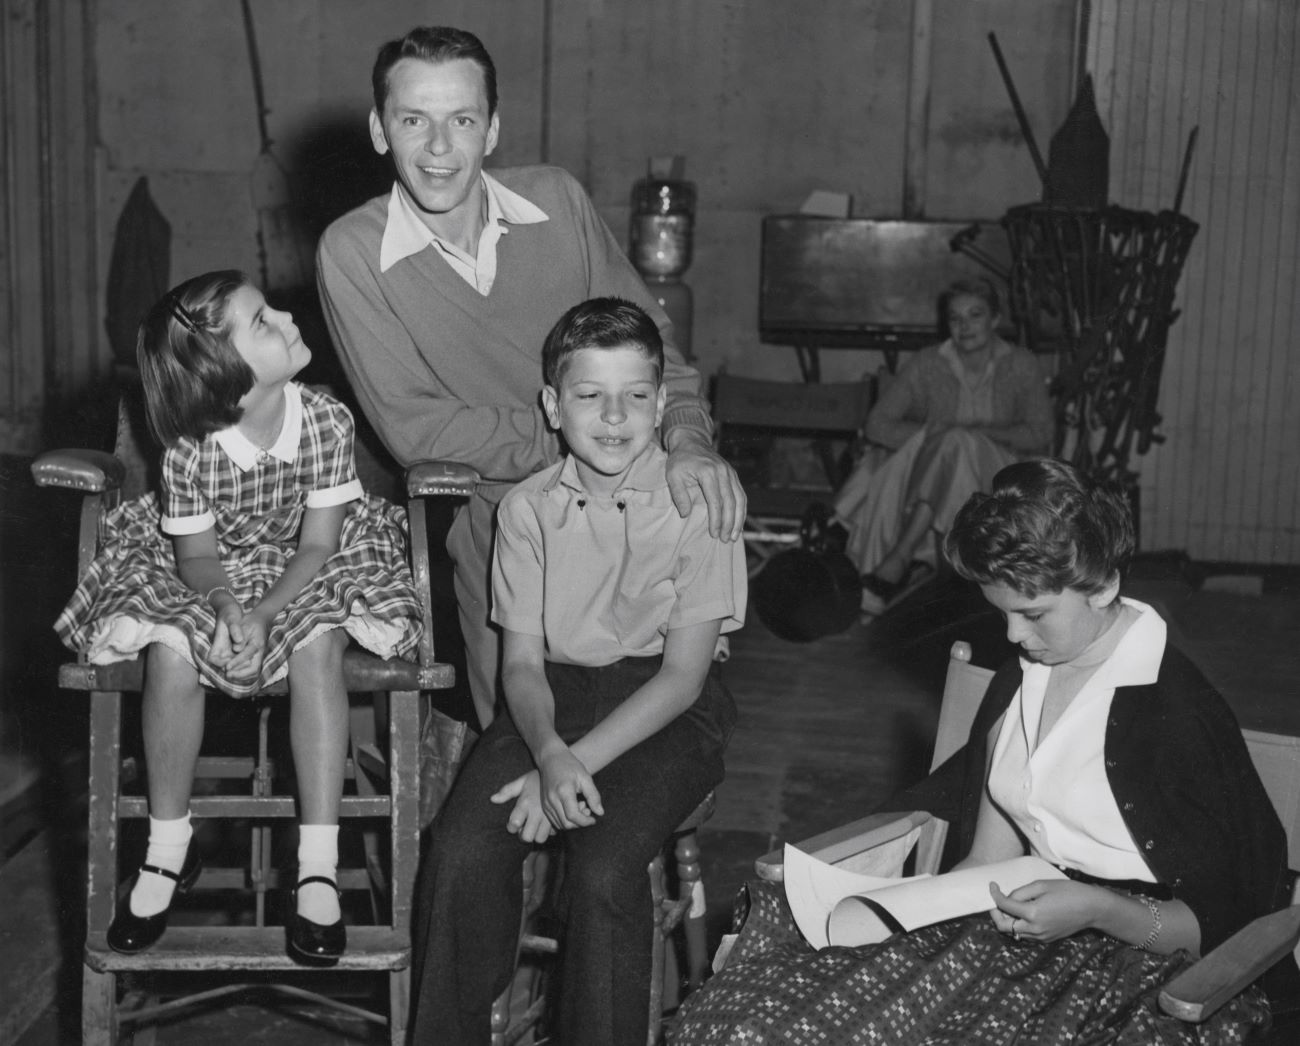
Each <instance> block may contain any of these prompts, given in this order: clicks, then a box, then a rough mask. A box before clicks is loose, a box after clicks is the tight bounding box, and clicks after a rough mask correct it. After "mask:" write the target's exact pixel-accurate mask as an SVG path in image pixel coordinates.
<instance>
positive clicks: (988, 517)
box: [943, 458, 1136, 598]
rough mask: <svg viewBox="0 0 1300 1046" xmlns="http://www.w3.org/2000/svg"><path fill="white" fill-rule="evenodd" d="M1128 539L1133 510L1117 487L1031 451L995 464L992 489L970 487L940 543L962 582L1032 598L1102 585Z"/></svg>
mask: <svg viewBox="0 0 1300 1046" xmlns="http://www.w3.org/2000/svg"><path fill="white" fill-rule="evenodd" d="M1135 545H1136V541H1135V535H1134V531H1133V515H1132V512H1131V511H1130V510H1129V506H1128V502H1127V500H1126V499H1125V497H1124V495H1123V494H1122V493H1121V492H1120V491H1119V490H1118V489H1117V488H1115V487H1114V486H1113V485H1111V484H1109V483H1103V482H1098V481H1094V480H1092V479H1090V478H1089V477H1088V476H1086V475H1084V474H1083V473H1082V472H1081V471H1079V469H1077V468H1076V467H1075V466H1073V465H1070V464H1068V463H1066V462H1064V461H1058V460H1056V459H1053V458H1039V459H1034V460H1031V461H1020V462H1016V463H1015V464H1014V465H1008V466H1006V467H1005V468H1003V469H1002V470H1001V471H999V472H998V474H997V475H996V476H994V477H993V491H992V493H990V494H984V493H975V494H972V495H971V496H970V499H969V500H968V501H967V502H966V504H964V505H963V506H962V507H961V510H960V511H959V512H958V513H957V518H956V519H955V520H954V521H953V525H952V528H951V529H950V530H949V531H948V534H947V536H946V537H945V538H944V543H943V548H944V553H945V554H946V555H947V557H948V561H949V562H950V563H951V564H952V566H953V568H954V569H955V570H956V571H957V573H958V574H960V575H961V576H962V577H964V578H966V579H967V580H968V581H974V582H975V583H976V584H978V585H999V584H1001V585H1006V586H1007V587H1008V588H1011V589H1014V590H1015V591H1016V592H1019V593H1020V594H1021V595H1024V596H1029V597H1030V598H1033V597H1035V596H1039V595H1041V594H1042V593H1044V592H1052V593H1055V592H1062V591H1064V590H1065V589H1067V588H1072V589H1074V590H1075V591H1078V592H1082V593H1083V594H1084V595H1094V594H1096V593H1098V592H1101V591H1104V590H1105V589H1106V588H1107V587H1108V586H1109V585H1110V584H1111V583H1112V582H1113V581H1114V580H1115V579H1116V577H1119V578H1121V579H1122V578H1123V575H1124V572H1125V570H1126V569H1127V568H1128V565H1129V561H1130V560H1131V559H1132V557H1133V550H1134V547H1135Z"/></svg>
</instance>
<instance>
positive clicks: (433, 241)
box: [379, 171, 550, 297]
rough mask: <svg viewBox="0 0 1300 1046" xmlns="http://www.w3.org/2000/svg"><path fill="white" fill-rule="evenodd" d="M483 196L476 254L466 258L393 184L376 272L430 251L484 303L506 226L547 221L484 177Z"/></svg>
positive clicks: (544, 215) (515, 195)
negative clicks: (483, 212)
mask: <svg viewBox="0 0 1300 1046" xmlns="http://www.w3.org/2000/svg"><path fill="white" fill-rule="evenodd" d="M481 177H482V179H483V195H484V197H485V198H486V200H487V222H486V223H485V224H484V226H483V232H482V234H481V235H480V236H479V241H478V254H477V256H475V257H471V256H470V255H469V254H467V253H466V252H465V251H463V250H461V249H460V248H459V247H457V246H456V245H455V244H453V243H449V242H448V241H447V240H444V239H443V238H442V237H440V236H438V235H437V234H436V233H434V232H433V231H432V230H431V229H430V228H429V227H428V226H427V225H425V224H424V222H423V221H421V220H420V215H419V212H418V211H417V210H416V208H415V205H414V204H412V203H411V201H410V199H409V198H408V197H407V195H406V190H405V189H403V188H402V186H401V183H400V182H394V183H393V191H392V192H391V193H390V194H389V197H388V220H387V222H386V223H385V225H384V238H383V240H382V242H381V243H380V246H379V271H380V272H387V271H388V270H389V269H391V268H392V267H393V266H394V265H396V264H397V263H398V262H399V261H401V260H402V259H403V258H409V257H410V256H411V255H413V254H419V253H420V251H422V250H424V249H426V248H427V247H431V246H432V247H434V248H435V249H436V250H437V251H438V252H439V253H440V254H441V255H442V256H443V258H444V259H446V261H447V264H448V265H450V266H451V267H452V270H453V271H455V272H456V273H457V275H459V276H460V277H461V278H462V279H463V280H464V281H465V282H466V283H468V284H469V285H470V286H471V287H473V288H474V289H475V290H477V291H478V292H479V293H480V294H482V295H483V296H484V297H486V296H487V295H488V294H490V293H491V292H492V285H493V284H494V283H495V282H496V278H497V243H498V241H499V240H500V239H501V237H502V236H504V235H505V234H506V233H508V232H509V231H510V226H511V225H531V224H533V223H534V222H544V221H549V220H550V218H549V215H547V213H546V212H545V211H543V210H542V209H541V208H540V207H538V206H537V205H536V204H533V203H530V202H529V201H528V200H525V199H524V198H523V197H522V196H520V195H519V194H518V193H517V192H515V191H513V190H512V189H507V188H506V187H505V186H504V185H502V184H501V183H500V182H499V181H497V180H496V179H495V178H493V177H492V176H491V175H490V174H488V173H487V172H486V171H484V172H483V174H482V175H481Z"/></svg>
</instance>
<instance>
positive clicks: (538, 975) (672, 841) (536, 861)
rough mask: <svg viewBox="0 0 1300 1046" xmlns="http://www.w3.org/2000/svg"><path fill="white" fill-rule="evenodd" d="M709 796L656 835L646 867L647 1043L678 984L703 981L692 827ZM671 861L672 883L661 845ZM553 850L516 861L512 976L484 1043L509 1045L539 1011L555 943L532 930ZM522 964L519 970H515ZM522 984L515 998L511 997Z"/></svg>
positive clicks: (657, 1032) (701, 818) (701, 900)
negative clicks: (660, 842)
mask: <svg viewBox="0 0 1300 1046" xmlns="http://www.w3.org/2000/svg"><path fill="white" fill-rule="evenodd" d="M715 805H716V798H715V796H714V794H713V793H712V792H710V793H709V794H708V795H707V796H705V797H704V799H703V801H702V802H701V803H700V804H699V806H697V807H696V808H695V809H694V810H692V811H691V813H690V816H688V817H687V818H686V820H685V821H683V822H682V823H681V824H680V825H678V826H677V829H676V830H675V831H674V832H673V834H672V835H671V836H670V837H669V838H668V839H666V840H665V841H664V846H663V849H662V850H661V851H660V852H659V853H658V854H656V855H655V857H654V859H653V860H652V861H651V862H650V864H649V866H648V868H647V869H646V871H647V873H648V875H649V884H648V885H649V889H650V900H651V903H652V906H653V909H652V916H653V919H654V936H653V937H652V938H651V940H652V942H653V944H652V948H653V950H652V952H651V958H650V1022H649V1025H648V1029H649V1030H648V1034H647V1040H646V1041H647V1044H648V1046H655V1044H656V1043H658V1042H659V1041H660V1038H661V1036H662V1030H663V1029H662V1025H663V1021H664V1019H665V1017H666V1016H667V1015H669V1014H671V1013H672V1012H673V1011H674V1010H675V1009H676V1007H677V1005H678V1004H679V1003H680V1001H681V998H682V995H683V992H682V990H681V989H683V988H684V990H685V993H689V992H691V991H694V990H695V989H696V988H698V987H699V986H700V985H701V984H703V983H704V978H705V975H706V973H707V971H708V964H709V956H708V946H707V944H706V940H705V932H706V931H705V925H704V914H705V896H704V880H703V878H702V877H701V874H700V847H699V840H698V838H697V831H698V829H699V828H700V827H701V826H702V825H703V824H704V823H705V822H706V821H707V820H708V819H709V818H710V817H712V816H713V810H714V806H715ZM670 849H671V850H672V852H673V858H674V860H675V863H676V875H675V880H676V890H672V889H671V887H672V885H673V884H672V883H671V882H670V880H669V876H668V875H667V869H666V867H665V861H664V858H665V856H666V854H667V852H668V851H669V850H670ZM558 856H559V854H558V852H557V851H555V850H554V849H553V848H551V847H544V848H541V849H538V850H535V851H533V852H532V853H530V854H529V855H528V857H527V858H525V860H524V907H523V915H522V918H521V920H520V927H519V944H518V948H517V952H516V957H515V966H516V975H515V978H514V980H513V981H512V982H511V984H510V985H508V986H507V987H506V990H505V991H504V992H502V993H501V995H500V996H499V997H498V998H497V1001H496V1003H495V1004H494V1005H493V1007H492V1040H491V1041H492V1046H510V1044H512V1043H515V1042H518V1041H519V1040H520V1039H521V1038H522V1037H523V1036H524V1035H525V1034H527V1033H528V1032H529V1031H531V1030H533V1029H534V1028H535V1027H537V1026H538V1025H539V1024H540V1023H541V1022H542V1021H543V1020H544V1019H545V1016H546V1005H547V1001H548V1000H547V994H546V989H547V981H546V977H545V968H544V964H545V963H546V961H547V957H550V956H555V955H556V954H557V953H558V952H559V950H560V944H559V942H558V941H557V940H556V939H555V938H554V937H551V936H548V935H546V934H543V933H538V932H536V930H537V929H538V927H536V926H535V925H534V921H535V919H536V917H537V914H538V911H539V910H540V909H541V908H542V906H543V904H544V903H545V901H546V900H547V890H548V887H549V885H550V881H551V877H550V876H549V875H548V871H549V868H550V866H551V864H552V860H553V858H554V857H558ZM678 927H681V929H682V933H683V936H684V938H685V945H686V976H685V978H684V979H683V980H684V983H683V984H682V985H680V986H679V984H678V983H677V982H678V979H679V978H678V967H677V955H676V951H675V950H674V949H673V948H672V947H671V946H670V945H671V940H672V935H673V933H674V932H675V931H676V930H677V928H678ZM521 971H522V972H521ZM516 988H522V989H523V992H522V998H519V997H517V996H516Z"/></svg>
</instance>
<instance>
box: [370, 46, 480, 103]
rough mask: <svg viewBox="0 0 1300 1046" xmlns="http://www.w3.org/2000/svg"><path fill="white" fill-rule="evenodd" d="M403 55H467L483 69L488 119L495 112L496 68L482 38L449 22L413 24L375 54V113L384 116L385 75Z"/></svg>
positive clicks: (444, 58)
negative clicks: (441, 23)
mask: <svg viewBox="0 0 1300 1046" xmlns="http://www.w3.org/2000/svg"><path fill="white" fill-rule="evenodd" d="M403 58H419V59H421V60H423V61H425V62H451V61H454V60H455V59H457V58H468V59H469V60H470V61H471V62H474V63H475V64H476V65H477V66H478V67H479V68H480V69H482V70H483V84H484V86H485V87H486V88H487V102H488V119H491V118H492V117H493V116H494V115H496V111H497V67H496V66H495V65H494V64H493V63H492V56H491V55H490V54H488V52H487V48H486V47H484V46H483V41H482V40H480V39H479V38H478V37H477V36H475V35H474V34H473V33H470V32H467V31H466V30H464V29H456V28H454V27H453V26H449V25H421V26H416V27H415V28H414V29H412V30H411V31H410V32H409V33H407V34H406V35H405V36H404V37H402V38H401V39H400V40H389V41H388V43H386V44H384V46H383V47H381V48H380V49H379V53H378V54H377V55H376V56H375V68H374V70H373V71H372V72H371V74H370V86H371V90H372V92H373V93H374V98H375V112H377V113H378V114H379V115H380V116H383V115H384V103H385V102H386V101H387V100H388V74H389V73H390V72H392V69H393V66H395V65H396V64H397V63H398V62H400V61H401V60H402V59H403Z"/></svg>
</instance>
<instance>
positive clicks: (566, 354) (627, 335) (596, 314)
mask: <svg viewBox="0 0 1300 1046" xmlns="http://www.w3.org/2000/svg"><path fill="white" fill-rule="evenodd" d="M622 345H630V346H632V347H633V348H635V349H638V350H639V351H640V352H641V355H643V356H644V357H645V358H646V359H648V360H649V361H650V362H651V363H653V364H654V367H655V381H662V380H663V375H664V341H663V337H662V336H661V335H660V334H659V328H658V327H656V326H655V321H654V320H652V319H651V318H650V317H649V316H648V315H647V314H646V311H645V310H644V309H642V308H641V306H639V305H636V304H634V303H633V302H630V301H626V300H624V299H623V298H590V299H588V300H587V301H584V302H581V303H579V304H577V305H575V306H573V308H571V309H570V310H569V311H568V312H566V313H565V314H564V315H563V316H561V317H560V319H559V321H558V322H557V323H556V324H555V326H554V327H552V328H551V332H550V333H549V334H548V335H546V342H545V344H544V345H543V346H542V377H543V379H544V380H545V382H546V384H547V385H549V386H551V388H553V389H558V388H559V387H560V379H561V378H563V377H564V369H565V367H566V366H567V365H568V362H569V359H570V358H571V357H572V356H573V354H574V353H575V352H577V351H579V350H580V349H615V348H618V347H619V346H622Z"/></svg>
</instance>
